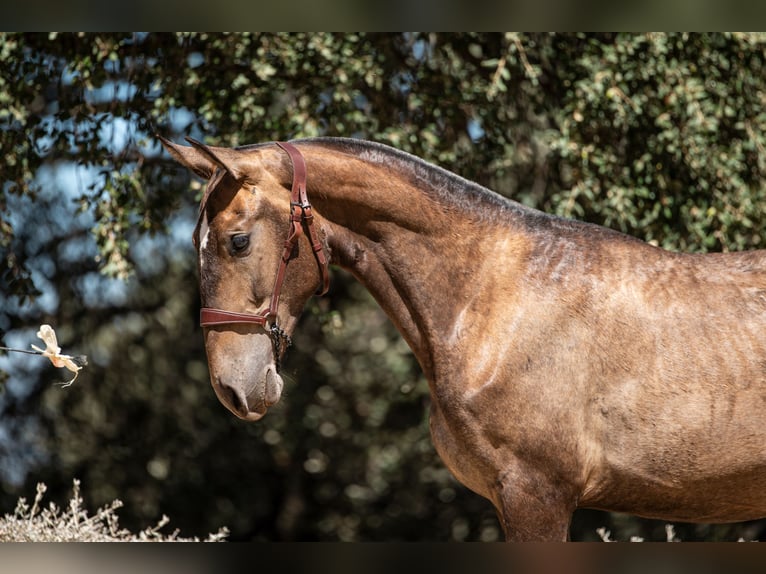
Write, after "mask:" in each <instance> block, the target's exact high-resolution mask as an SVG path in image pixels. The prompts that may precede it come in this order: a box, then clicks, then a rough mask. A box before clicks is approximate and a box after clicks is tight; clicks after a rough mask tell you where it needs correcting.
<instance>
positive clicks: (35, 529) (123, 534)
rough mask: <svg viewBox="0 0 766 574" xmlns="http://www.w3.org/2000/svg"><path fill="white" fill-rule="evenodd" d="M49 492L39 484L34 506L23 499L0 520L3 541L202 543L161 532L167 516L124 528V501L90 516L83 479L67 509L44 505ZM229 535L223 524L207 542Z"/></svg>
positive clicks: (74, 482)
mask: <svg viewBox="0 0 766 574" xmlns="http://www.w3.org/2000/svg"><path fill="white" fill-rule="evenodd" d="M45 491H46V486H45V484H43V483H39V484H38V485H37V494H36V495H35V499H34V502H33V503H32V506H31V507H30V506H29V504H28V503H27V501H26V499H25V498H20V499H19V501H18V503H17V504H16V510H14V512H13V514H6V515H5V517H3V518H2V519H0V542H200V539H199V538H196V537H195V538H181V537H180V536H179V535H178V534H179V532H178V530H175V531H173V532H171V533H170V534H163V533H162V532H160V531H161V530H162V529H163V528H164V527H165V526H166V525H167V524H168V523H169V522H170V519H169V518H168V517H167V516H164V515H163V517H162V519H161V520H160V521H159V522H157V524H156V525H155V526H152V527H149V528H146V529H144V530H142V531H141V532H139V533H137V534H135V533H132V532H130V531H129V530H127V529H124V528H120V526H119V521H118V517H117V513H116V511H117V509H119V508H121V507H122V502H121V501H120V500H114V501H112V502H111V504H108V505H106V506H103V507H102V508H100V509H99V510H98V511H97V512H96V513H95V514H94V515H93V516H88V512H87V510H86V509H85V508H83V499H82V497H81V496H80V481H79V480H76V479H75V480H74V481H73V487H72V498H71V500H70V501H69V506H68V508H66V509H62V508H59V507H58V506H57V505H56V504H55V503H53V502H49V503H48V505H47V506H46V507H43V497H44V495H45ZM228 535H229V531H228V529H227V528H225V527H223V528H220V529H219V530H218V532H216V533H215V534H209V535H208V537H207V538H206V539H205V542H222V541H224V540H225V538H226V537H227V536H228Z"/></svg>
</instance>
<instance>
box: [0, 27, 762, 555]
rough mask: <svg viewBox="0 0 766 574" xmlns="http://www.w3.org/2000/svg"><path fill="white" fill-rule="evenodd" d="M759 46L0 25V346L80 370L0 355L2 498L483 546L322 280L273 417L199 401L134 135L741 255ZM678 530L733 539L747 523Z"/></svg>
mask: <svg viewBox="0 0 766 574" xmlns="http://www.w3.org/2000/svg"><path fill="white" fill-rule="evenodd" d="M765 46H766V37H764V36H763V35H758V34H710V35H708V34H704V35H703V34H677V35H667V34H600V35H577V34H514V33H509V34H426V33H418V34H406V33H405V34H59V35H52V34H51V35H48V34H4V35H2V37H0V65H1V66H2V69H3V74H2V76H0V149H2V152H3V158H4V165H5V170H4V172H3V188H2V193H0V253H2V260H3V268H2V282H3V283H2V292H3V296H4V298H3V300H4V303H3V305H2V306H0V330H1V331H0V334H2V338H3V340H4V341H5V342H4V344H9V343H11V342H14V343H15V342H17V341H18V342H19V345H23V346H26V345H27V344H28V343H29V342H30V341H32V342H33V340H34V336H33V334H34V331H35V330H36V328H37V326H38V325H39V324H40V323H42V322H50V323H52V324H54V325H57V326H60V328H59V329H57V330H59V333H60V341H61V344H62V346H63V347H64V348H66V349H69V348H72V349H77V350H78V351H79V352H83V353H86V354H88V355H89V356H90V357H91V365H89V366H88V367H87V369H86V371H84V372H83V374H82V375H80V377H81V378H80V379H78V381H77V383H76V384H75V386H73V387H71V388H70V389H67V390H64V391H62V390H61V389H58V388H55V387H51V385H50V380H51V377H55V375H54V374H53V373H52V371H51V370H49V369H42V370H41V369H40V368H39V366H37V365H36V364H35V363H32V362H29V361H17V360H16V358H14V360H13V361H12V362H11V361H10V358H5V359H2V358H0V360H2V361H3V362H2V363H0V368H4V369H5V370H7V371H9V378H8V380H7V381H6V383H5V392H4V394H3V395H2V397H1V398H0V401H1V402H0V408H2V418H0V460H2V461H3V464H2V465H0V466H2V467H4V468H13V469H17V472H16V473H15V474H13V473H8V474H7V475H5V476H2V477H0V478H1V479H2V480H3V481H4V485H5V489H4V490H5V493H6V494H5V497H0V500H2V502H3V506H4V507H5V508H8V509H10V508H12V507H13V506H14V504H15V497H16V496H17V495H18V493H19V492H20V490H21V489H23V490H24V491H25V492H27V493H28V492H31V491H32V490H33V489H32V487H31V485H32V484H34V483H35V482H38V481H40V480H44V481H45V482H46V483H47V484H48V486H49V490H50V492H51V495H52V496H55V495H56V493H57V492H58V493H60V495H61V496H64V495H65V494H66V492H67V491H68V489H69V487H70V483H71V479H72V478H80V479H82V488H83V491H84V492H85V493H86V494H87V496H86V499H87V500H92V501H93V504H94V505H103V504H106V503H108V502H110V501H111V500H112V499H113V498H115V497H120V498H122V499H123V500H124V501H125V508H124V509H123V513H122V514H121V516H122V520H121V522H122V523H124V524H126V526H128V527H129V528H137V527H139V526H141V525H144V524H146V523H147V522H151V521H152V520H156V519H157V518H158V515H159V514H161V513H162V512H164V513H167V514H169V515H170V516H171V518H172V521H173V524H174V525H176V526H178V527H180V528H181V530H182V532H183V533H184V534H185V535H187V534H188V535H197V536H205V535H206V534H207V533H208V532H212V531H215V530H216V529H217V528H218V527H220V526H222V525H226V526H228V527H229V528H230V529H231V532H232V538H234V539H249V538H267V539H304V540H305V539H323V540H335V539H344V540H345V539H348V540H392V539H405V540H420V539H431V540H444V539H448V538H451V537H452V538H455V539H493V538H496V537H498V536H499V529H498V526H497V523H496V521H495V519H494V515H493V511H492V509H491V507H490V505H489V504H488V503H487V502H486V501H483V500H482V499H480V498H479V497H477V496H475V495H473V494H471V493H469V492H467V491H466V490H465V489H464V488H463V487H461V486H460V485H458V484H457V483H456V482H455V481H454V479H452V478H451V477H450V476H449V474H448V472H447V471H446V469H445V468H444V466H443V465H442V464H441V462H440V461H439V459H438V457H437V456H436V454H435V453H434V451H433V447H432V446H431V443H430V439H429V437H428V430H427V421H426V416H427V414H426V408H425V405H426V403H427V400H428V398H427V388H426V385H425V382H424V380H423V378H422V375H421V374H420V372H419V370H418V368H417V365H416V364H415V362H414V360H413V359H412V356H411V355H410V353H409V351H408V350H407V349H406V347H405V346H404V345H403V343H402V341H401V339H400V337H399V336H398V334H397V333H396V332H395V331H394V330H393V327H392V326H391V325H390V324H389V323H388V321H387V320H386V319H385V317H384V316H383V315H382V314H381V312H380V311H379V310H378V309H377V307H375V305H374V304H373V303H372V302H371V301H370V298H369V296H367V295H366V293H364V292H363V291H361V290H360V288H359V287H358V286H357V285H356V284H355V283H353V281H351V280H350V278H348V277H347V276H346V275H345V274H343V273H341V272H335V273H334V275H333V289H332V291H331V294H330V296H329V297H327V298H325V299H322V300H318V301H315V302H313V303H312V304H311V306H310V308H309V310H308V312H307V314H306V316H305V317H304V319H303V321H302V323H301V325H300V327H299V330H298V333H297V334H296V337H295V343H296V345H295V349H293V350H292V351H291V353H290V355H289V356H288V360H287V364H286V370H287V371H288V372H292V373H294V375H293V376H294V379H295V380H294V381H293V382H290V383H289V384H288V387H289V388H288V393H287V396H286V397H285V399H284V401H283V404H282V405H281V406H280V407H279V408H278V409H276V411H275V412H272V413H270V414H269V416H268V417H267V418H266V419H264V421H261V422H260V423H258V424H256V425H247V424H245V423H241V422H239V421H237V420H235V419H233V417H231V416H230V415H228V413H226V412H225V411H224V410H223V408H222V407H220V405H218V403H217V401H216V399H215V397H214V395H213V393H212V392H211V390H210V389H209V386H208V383H207V369H206V365H205V362H204V349H203V348H202V344H201V343H202V341H201V336H200V334H199V331H198V327H197V326H196V315H197V311H198V300H197V295H196V279H195V268H194V267H195V264H194V261H193V257H194V254H193V250H192V248H191V246H190V243H189V241H188V239H189V236H190V233H191V226H192V225H193V220H194V212H195V209H196V200H197V199H198V197H194V195H195V191H194V190H196V193H198V192H199V190H200V183H199V182H197V181H196V180H191V179H190V178H189V175H188V174H187V173H186V172H185V171H184V170H182V169H180V168H178V167H177V166H175V165H174V164H173V163H172V162H171V161H170V160H169V159H168V158H167V157H166V156H165V155H163V153H162V152H161V149H160V146H159V145H158V142H157V141H156V138H155V137H154V136H155V134H156V133H159V134H162V135H164V136H166V137H169V138H171V139H174V140H179V139H181V138H182V137H183V136H185V135H190V136H192V137H195V138H198V139H203V140H205V141H207V142H209V143H213V144H218V145H230V146H233V145H242V144H246V143H253V142H258V141H268V140H276V139H284V138H297V137H304V136H313V135H341V136H351V137H364V138H368V139H374V140H378V141H382V142H385V143H389V144H391V145H394V146H396V147H399V148H401V149H404V150H407V151H410V152H412V153H415V154H417V155H419V156H421V157H424V158H425V159H428V160H430V161H433V162H435V163H438V164H440V165H442V166H444V167H446V168H448V169H450V170H452V171H455V172H456V173H460V174H461V175H464V176H465V177H468V178H470V179H473V180H475V181H478V182H479V183H482V184H484V185H487V186H489V187H491V188H493V189H495V190H497V191H499V192H501V193H503V194H506V195H508V196H510V197H513V198H514V199H517V200H519V201H522V202H524V203H526V204H529V205H532V206H534V207H538V208H541V209H544V210H546V211H549V212H555V213H558V214H561V215H565V216H571V217H577V218H581V219H585V220H588V221H592V222H596V223H600V224H604V225H607V226H611V227H614V228H617V229H620V230H622V231H625V232H627V233H630V234H633V235H636V236H639V237H642V238H643V239H646V240H648V241H652V242H654V243H656V244H659V245H662V246H663V247H666V248H670V249H678V250H695V251H703V250H730V249H746V248H753V247H758V246H759V245H760V241H761V240H760V238H761V236H762V235H763V228H764V221H765V220H764V216H763V214H762V210H761V209H760V206H761V205H762V204H763V201H762V200H763V194H764V184H763V181H764V170H766V153H765V152H764V149H765V146H766V139H765V138H766V136H764V134H765V133H766V129H764V128H766V114H764V112H763V111H762V109H763V101H762V100H763V93H766V85H765V84H766V80H765V79H764V78H765V77H766V76H765V75H764V74H763V66H764V55H765V52H764V47H765ZM72 181H74V182H76V183H77V182H78V181H79V183H78V184H77V185H76V189H73V187H75V186H73V185H71V182H72ZM190 188H191V191H190ZM22 341H23V342H22ZM24 481H26V483H25V482H24ZM190 500H192V501H194V504H189V501H190ZM426 525H428V526H426ZM598 526H607V527H608V528H609V529H610V530H611V531H612V535H613V537H617V538H620V539H625V538H627V537H629V536H630V535H633V534H637V535H642V536H644V537H647V538H652V537H656V538H659V539H664V536H665V534H664V528H663V525H662V524H659V523H655V522H651V521H641V520H638V519H634V518H626V517H621V516H617V515H605V514H602V513H592V512H591V513H589V512H582V513H578V515H577V516H576V519H575V524H574V527H573V535H574V537H575V538H580V539H583V538H584V539H596V538H597V534H596V532H595V529H596V527H598ZM678 533H679V536H680V537H681V538H683V539H693V538H723V537H729V538H731V537H735V538H736V537H737V536H740V535H743V536H745V537H746V538H753V537H758V536H763V534H762V533H763V525H762V523H754V524H752V525H749V526H731V527H716V528H712V527H702V526H700V527H692V526H689V527H683V528H682V527H680V526H679V527H678Z"/></svg>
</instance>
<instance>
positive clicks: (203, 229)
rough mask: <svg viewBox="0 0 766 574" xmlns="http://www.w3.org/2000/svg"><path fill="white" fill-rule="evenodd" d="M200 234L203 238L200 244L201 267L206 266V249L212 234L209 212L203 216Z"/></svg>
mask: <svg viewBox="0 0 766 574" xmlns="http://www.w3.org/2000/svg"><path fill="white" fill-rule="evenodd" d="M199 231H200V235H201V236H202V240H201V241H200V244H199V266H200V269H202V268H203V267H205V250H206V249H207V241H208V238H209V236H210V228H209V227H208V225H207V214H205V215H203V216H202V223H201V224H200V229H199Z"/></svg>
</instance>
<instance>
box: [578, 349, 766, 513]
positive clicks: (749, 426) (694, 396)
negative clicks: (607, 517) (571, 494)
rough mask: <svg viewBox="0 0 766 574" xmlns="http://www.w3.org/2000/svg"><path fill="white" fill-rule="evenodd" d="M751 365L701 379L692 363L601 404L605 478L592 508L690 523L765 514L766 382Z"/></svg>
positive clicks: (756, 366)
mask: <svg viewBox="0 0 766 574" xmlns="http://www.w3.org/2000/svg"><path fill="white" fill-rule="evenodd" d="M751 367H752V368H748V367H746V366H743V365H739V366H738V367H737V368H736V369H735V368H734V367H733V366H731V365H729V366H728V367H727V366H726V365H724V366H720V365H719V371H718V373H717V375H718V377H712V378H710V379H706V378H705V377H704V376H703V374H702V372H701V371H700V372H697V371H695V370H694V369H693V367H691V366H690V367H689V368H688V370H687V372H686V378H685V379H683V380H682V379H680V378H679V379H677V380H676V379H673V378H672V377H670V378H666V379H665V380H661V381H660V384H659V385H656V384H655V385H653V384H646V383H643V387H642V382H641V381H636V382H635V384H636V386H637V387H638V388H639V389H640V392H639V391H636V393H635V395H634V396H633V397H632V398H630V395H629V394H628V395H627V396H626V395H625V394H622V395H621V396H615V397H612V400H611V405H609V406H607V405H606V404H604V405H602V407H601V409H600V410H599V413H598V416H599V417H600V418H601V425H602V426H601V428H602V433H603V434H602V436H603V437H604V438H603V441H602V444H603V451H602V457H603V458H602V460H603V465H604V466H603V471H602V472H601V473H597V474H600V476H602V477H607V478H606V481H605V482H606V488H604V489H599V488H596V489H595V490H601V493H602V495H603V494H605V493H607V492H608V494H605V496H603V497H602V498H603V500H604V501H606V503H605V504H603V505H602V504H597V505H596V506H597V507H601V506H607V507H609V509H610V510H616V511H624V512H630V513H634V514H639V515H643V516H647V517H654V518H662V519H668V520H684V521H694V522H731V521H741V520H750V519H755V518H761V517H764V516H766V385H765V384H764V381H763V375H762V374H761V373H760V372H759V371H760V366H759V365H755V364H754V366H753V365H751ZM727 368H728V370H729V375H731V373H732V372H734V371H736V370H737V369H739V372H738V376H727V375H726V373H725V372H724V371H725V370H726V369H727ZM695 374H697V375H698V377H699V378H695V376H694V375H695ZM628 386H630V385H628ZM623 391H624V387H623ZM602 486H603V485H602ZM587 498H588V497H587V496H585V497H584V499H585V500H584V501H583V502H585V503H587ZM586 505H587V504H586Z"/></svg>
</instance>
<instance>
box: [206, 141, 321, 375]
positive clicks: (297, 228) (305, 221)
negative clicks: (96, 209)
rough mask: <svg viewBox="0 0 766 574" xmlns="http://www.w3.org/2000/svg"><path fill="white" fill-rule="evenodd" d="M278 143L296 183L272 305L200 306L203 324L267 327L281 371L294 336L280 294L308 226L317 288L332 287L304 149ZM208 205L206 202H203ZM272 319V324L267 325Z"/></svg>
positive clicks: (293, 187) (319, 291) (270, 302)
mask: <svg viewBox="0 0 766 574" xmlns="http://www.w3.org/2000/svg"><path fill="white" fill-rule="evenodd" d="M276 144H277V145H278V146H279V147H280V148H282V149H283V150H285V151H286V152H287V155H288V156H290V161H291V162H292V165H293V184H292V193H291V196H290V232H289V234H288V236H287V240H286V241H285V247H284V249H283V251H282V258H281V259H280V261H279V266H278V267H277V276H276V278H275V279H274V289H273V290H272V292H271V300H270V301H269V305H268V307H266V308H265V309H263V310H261V311H260V312H258V313H256V314H255V315H251V314H249V313H234V312H232V311H224V310H223V309H213V308H210V307H203V308H202V309H201V310H200V325H201V326H202V327H215V326H218V325H231V324H237V323H255V324H256V325H260V326H262V327H263V328H264V329H266V330H267V331H268V332H269V333H270V335H271V339H272V343H273V345H274V359H275V362H276V367H277V371H279V355H280V349H281V347H282V344H283V343H284V344H285V345H286V346H289V345H290V342H291V341H290V337H289V336H288V335H287V333H285V332H284V331H283V330H282V329H280V328H279V326H278V325H277V310H278V308H279V295H280V293H281V292H282V285H283V284H284V281H285V272H286V271H287V264H288V263H290V260H291V259H292V258H293V254H294V252H295V247H296V246H297V245H298V240H299V239H300V237H301V235H303V234H304V227H305V230H306V232H307V233H308V238H309V240H310V242H311V248H312V249H313V251H314V257H315V258H316V261H317V265H318V266H319V273H320V275H321V276H322V284H321V286H320V287H319V289H318V290H317V292H316V294H317V295H324V294H325V293H327V290H328V289H329V287H330V273H329V270H328V261H327V256H326V255H325V252H324V248H323V247H322V243H321V241H319V237H318V236H317V233H316V230H315V229H314V216H313V214H312V213H311V204H310V203H309V200H308V195H307V193H306V161H305V160H304V159H303V156H302V155H301V152H300V151H298V148H296V147H295V146H294V145H292V144H289V143H285V142H276ZM203 208H204V206H203ZM267 323H270V324H271V325H270V327H267V326H266V325H267Z"/></svg>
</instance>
